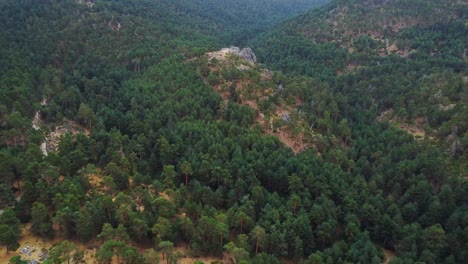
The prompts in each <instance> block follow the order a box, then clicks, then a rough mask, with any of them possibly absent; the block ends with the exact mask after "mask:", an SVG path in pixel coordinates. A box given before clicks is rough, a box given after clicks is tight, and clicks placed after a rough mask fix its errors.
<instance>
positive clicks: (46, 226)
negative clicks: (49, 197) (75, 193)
mask: <svg viewBox="0 0 468 264" xmlns="http://www.w3.org/2000/svg"><path fill="white" fill-rule="evenodd" d="M31 218H32V219H31V230H32V232H33V233H34V234H36V235H39V236H42V237H47V236H50V235H51V233H52V222H51V220H50V217H49V211H48V209H47V207H46V206H45V205H44V204H42V203H38V202H35V203H34V204H33V206H32V208H31Z"/></svg>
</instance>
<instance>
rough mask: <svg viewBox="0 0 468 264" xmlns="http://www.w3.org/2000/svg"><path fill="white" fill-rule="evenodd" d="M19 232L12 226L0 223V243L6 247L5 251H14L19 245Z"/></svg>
mask: <svg viewBox="0 0 468 264" xmlns="http://www.w3.org/2000/svg"><path fill="white" fill-rule="evenodd" d="M18 239H19V233H18V232H16V231H15V230H14V228H13V227H11V226H8V225H5V224H0V245H2V246H5V247H6V252H7V254H8V252H10V251H14V250H16V249H17V248H18V247H19V244H18Z"/></svg>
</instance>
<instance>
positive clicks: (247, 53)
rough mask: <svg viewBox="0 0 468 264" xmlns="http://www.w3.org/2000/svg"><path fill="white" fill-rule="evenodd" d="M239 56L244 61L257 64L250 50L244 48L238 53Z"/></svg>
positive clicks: (255, 57)
mask: <svg viewBox="0 0 468 264" xmlns="http://www.w3.org/2000/svg"><path fill="white" fill-rule="evenodd" d="M239 56H241V57H242V58H244V59H245V60H246V61H249V62H251V63H256V62H257V56H255V54H254V53H253V51H252V49H251V48H244V49H242V50H241V51H240V53H239Z"/></svg>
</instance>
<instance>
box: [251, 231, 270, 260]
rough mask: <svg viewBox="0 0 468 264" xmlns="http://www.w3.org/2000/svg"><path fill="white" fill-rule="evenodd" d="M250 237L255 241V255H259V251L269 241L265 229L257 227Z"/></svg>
mask: <svg viewBox="0 0 468 264" xmlns="http://www.w3.org/2000/svg"><path fill="white" fill-rule="evenodd" d="M250 236H251V237H252V239H253V240H254V241H255V255H257V254H258V250H259V249H260V248H263V247H264V245H265V242H266V239H267V236H266V232H265V229H263V227H261V226H258V225H257V226H255V227H254V229H253V230H252V232H251V233H250Z"/></svg>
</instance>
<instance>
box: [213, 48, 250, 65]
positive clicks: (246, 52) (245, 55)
mask: <svg viewBox="0 0 468 264" xmlns="http://www.w3.org/2000/svg"><path fill="white" fill-rule="evenodd" d="M230 54H233V55H237V56H239V57H241V58H242V59H244V60H246V61H248V62H250V63H256V62H257V57H256V56H255V54H254V53H253V51H252V49H251V48H244V49H242V50H241V49H240V48H238V47H230V48H222V49H221V50H220V51H216V52H210V53H208V56H210V58H209V61H211V60H213V59H217V60H223V59H225V58H226V56H227V55H230Z"/></svg>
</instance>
